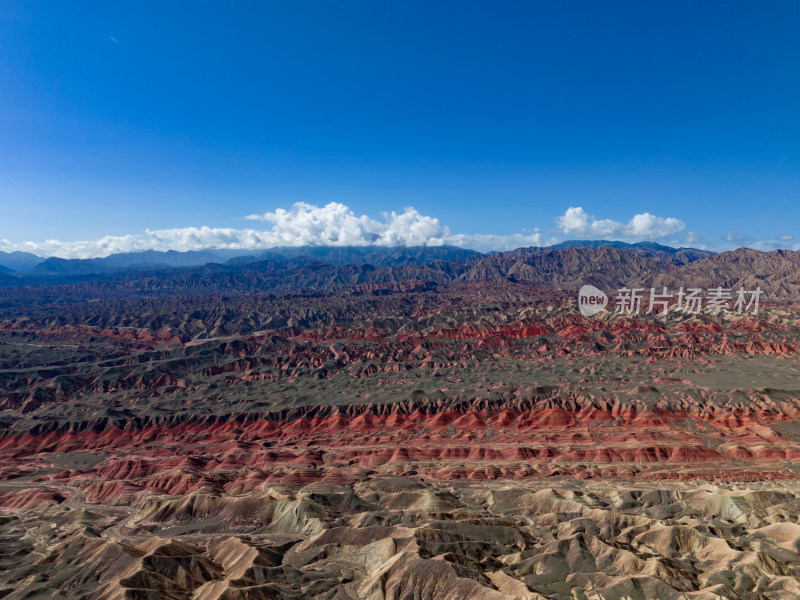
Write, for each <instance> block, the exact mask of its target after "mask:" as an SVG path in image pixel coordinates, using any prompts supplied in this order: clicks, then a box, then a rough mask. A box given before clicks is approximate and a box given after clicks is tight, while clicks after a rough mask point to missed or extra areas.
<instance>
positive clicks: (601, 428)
mask: <svg viewBox="0 0 800 600" xmlns="http://www.w3.org/2000/svg"><path fill="white" fill-rule="evenodd" d="M692 264H697V263H692ZM670 268H672V267H669V266H665V267H664V269H665V270H669V269H670ZM576 278H577V276H576ZM786 279H787V280H788V279H791V278H789V277H788V276H787V278H786ZM115 285H116V283H115ZM24 293H30V291H28V292H24V291H19V292H15V294H18V295H19V298H21V297H23V295H24ZM48 293H55V292H53V290H50V292H48ZM70 293H71V292H70ZM68 296H69V294H68ZM8 298H9V299H10V300H9V301H8V303H7V305H6V308H3V309H2V311H0V316H2V321H0V427H1V429H0V597H4V598H11V599H15V600H16V599H22V598H64V599H66V598H70V599H73V598H74V599H79V598H80V599H87V600H88V599H114V598H119V599H123V598H126V599H141V600H145V599H147V600H149V599H155V598H165V599H172V600H184V599H186V600H188V599H196V600H217V599H220V600H222V599H224V600H234V599H242V600H244V599H249V600H255V599H277V598H331V599H335V598H338V599H355V598H365V599H370V600H379V599H380V600H389V599H393V600H417V599H428V598H430V599H437V600H438V599H452V600H456V599H465V600H466V599H475V600H478V599H484V598H486V599H508V600H511V599H513V598H528V599H541V598H550V599H574V600H598V599H608V600H611V599H615V600H621V599H623V598H626V599H665V600H666V599H670V600H671V599H712V598H727V599H743V600H754V599H757V598H781V599H783V598H787V599H788V598H797V597H800V481H798V478H800V426H798V421H797V418H798V415H800V377H799V376H798V375H800V330H799V329H798V327H799V326H800V324H799V323H798V319H800V310H798V306H797V305H796V304H794V303H793V301H792V300H791V299H784V300H783V301H777V300H774V299H773V300H771V301H770V300H768V301H766V302H765V303H764V306H763V307H762V310H761V311H760V312H759V314H758V315H741V316H740V315H735V314H720V315H713V314H702V315H685V314H682V313H680V312H679V311H677V310H675V309H674V307H673V309H671V310H670V312H669V314H668V315H666V316H663V317H661V316H659V317H652V316H632V317H625V316H621V315H612V314H610V313H604V314H601V315H598V316H595V317H592V318H585V317H581V316H580V315H579V314H578V313H577V310H576V303H575V294H574V293H573V292H571V291H564V290H560V289H543V288H542V286H540V285H532V284H530V283H526V282H522V281H518V280H515V279H513V278H512V279H509V278H501V279H491V278H489V279H487V280H479V281H469V282H455V283H448V284H447V285H441V284H438V283H436V282H431V281H425V280H409V281H400V282H389V283H374V282H373V283H370V282H366V283H360V284H357V285H355V286H352V285H349V283H348V285H343V286H342V287H340V288H338V289H337V290H335V291H326V292H325V293H320V292H308V291H306V292H298V293H283V292H276V293H271V294H262V293H256V292H248V293H246V294H238V295H235V296H220V295H203V296H189V295H185V296H176V297H168V298H161V297H151V298H133V299H116V300H109V301H95V300H96V299H92V298H89V299H88V300H86V301H84V302H74V301H73V299H72V297H71V296H70V297H69V301H68V302H65V303H64V304H61V305H58V306H49V307H48V306H35V307H27V305H22V304H21V303H20V302H18V300H14V298H15V296H14V295H13V294H10V295H9V296H8Z"/></svg>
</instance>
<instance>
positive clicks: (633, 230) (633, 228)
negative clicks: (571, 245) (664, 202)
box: [556, 206, 686, 241]
mask: <svg viewBox="0 0 800 600" xmlns="http://www.w3.org/2000/svg"><path fill="white" fill-rule="evenodd" d="M556 222H557V223H558V226H559V231H560V233H562V234H564V235H567V236H574V237H580V238H600V239H609V240H636V241H640V240H657V239H660V238H664V237H667V236H670V235H674V234H676V233H678V232H679V231H683V230H684V229H686V224H685V223H684V222H683V221H681V220H680V219H676V218H674V217H667V218H664V217H657V216H655V215H651V214H650V213H647V212H646V213H642V214H639V215H634V216H633V218H632V219H631V220H630V221H628V222H627V223H620V222H619V221H612V220H611V219H597V218H595V217H594V216H591V215H589V214H588V213H587V212H586V211H585V210H583V208H581V207H580V206H577V207H570V208H568V209H567V212H565V213H564V215H563V216H561V217H558V218H557V219H556Z"/></svg>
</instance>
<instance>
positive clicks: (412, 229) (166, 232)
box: [0, 202, 685, 258]
mask: <svg viewBox="0 0 800 600" xmlns="http://www.w3.org/2000/svg"><path fill="white" fill-rule="evenodd" d="M382 217H383V218H382V219H380V220H379V219H374V218H371V217H369V216H367V215H359V214H356V213H355V212H354V211H353V210H352V209H350V208H349V207H348V206H346V205H344V204H341V203H338V202H331V203H329V204H326V205H325V206H321V207H320V206H315V205H312V204H306V203H304V202H298V203H296V204H294V205H293V206H292V207H291V208H290V209H283V208H279V209H277V210H275V211H274V212H266V213H264V214H261V215H249V216H247V217H246V219H247V220H249V221H252V222H255V223H263V224H264V226H263V228H258V227H255V226H254V227H253V228H245V229H235V228H223V227H183V228H176V229H158V230H150V229H148V230H146V231H145V232H144V233H142V234H129V235H122V236H105V237H102V238H100V239H97V240H88V241H75V242H65V241H61V240H46V241H44V242H22V243H12V242H10V241H9V240H7V239H0V250H3V251H6V252H11V251H14V250H21V251H26V252H32V253H34V254H38V255H39V256H58V257H61V258H95V257H103V256H108V255H110V254H118V253H123V252H141V251H143V250H162V251H163V250H178V251H187V250H204V249H211V248H221V249H231V250H259V249H267V248H273V247H275V246H442V245H450V246H458V247H461V248H472V249H474V250H481V251H488V250H511V249H513V248H519V247H523V246H547V245H551V244H553V243H556V242H558V241H559V238H558V237H555V236H550V237H545V236H544V235H543V234H542V233H541V232H540V231H539V229H538V228H534V229H533V230H532V231H530V230H528V231H523V232H521V233H515V234H511V235H493V234H465V233H453V232H451V230H450V228H449V227H447V226H445V225H443V224H442V223H441V222H440V221H439V219H437V218H435V217H430V216H427V215H423V214H421V213H420V212H419V211H417V210H416V209H414V208H411V207H409V208H406V209H404V210H403V211H402V212H394V211H392V212H389V213H384V214H383V215H382ZM556 223H557V225H558V229H557V230H555V231H553V234H559V235H564V236H568V237H572V238H577V237H581V238H604V239H621V240H628V241H638V240H656V239H661V238H664V237H665V236H669V235H672V234H674V233H676V232H679V231H681V230H683V229H684V228H685V225H684V223H683V222H682V221H680V220H678V219H675V218H672V217H668V218H663V217H657V216H655V215H651V214H650V213H642V214H638V215H634V216H633V217H632V218H631V220H630V221H629V222H628V223H620V222H617V221H612V220H610V219H596V218H595V217H593V216H590V215H589V214H588V213H587V212H586V211H585V210H584V209H583V208H581V207H571V208H569V209H568V210H567V211H566V212H565V213H564V214H563V215H562V216H560V217H557V218H556Z"/></svg>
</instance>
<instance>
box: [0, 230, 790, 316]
mask: <svg viewBox="0 0 800 600" xmlns="http://www.w3.org/2000/svg"><path fill="white" fill-rule="evenodd" d="M601 244H602V242H593V241H592V242H580V241H573V242H568V243H566V244H564V245H561V247H547V248H540V247H533V248H518V249H516V250H512V251H509V252H498V253H491V254H481V253H479V252H475V251H472V250H464V249H461V248H452V247H446V246H442V247H417V248H377V247H369V248H363V247H359V248H347V247H343V248H338V247H337V248H288V249H287V248H279V249H272V250H269V251H265V252H262V253H260V254H258V255H254V256H237V257H233V258H232V259H228V260H227V261H224V262H210V263H205V264H202V265H196V266H179V267H174V266H168V260H169V261H172V262H173V264H175V263H178V264H184V265H185V264H186V263H187V262H191V261H199V260H206V259H207V258H208V256H207V255H206V256H203V255H200V254H198V253H195V254H190V255H189V256H188V257H187V256H186V255H185V253H177V252H176V253H157V252H153V253H140V254H136V255H116V256H112V257H108V258H105V259H94V260H88V261H81V260H77V261H69V260H63V259H48V260H47V261H44V262H42V263H40V265H37V266H36V267H35V268H34V269H31V270H29V271H27V272H14V273H9V272H7V271H3V272H0V288H3V291H2V293H0V313H3V312H4V311H10V312H12V313H13V312H17V311H19V310H25V309H26V307H33V306H49V305H63V304H74V303H82V302H87V301H91V302H97V301H117V300H129V299H146V298H167V297H178V296H185V297H191V296H204V295H225V296H233V295H248V294H264V293H269V294H330V293H338V292H344V293H355V294H362V293H369V294H389V293H394V292H402V291H404V290H410V289H417V290H419V289H433V288H435V287H437V286H449V285H472V284H474V283H479V282H491V281H498V280H504V281H509V282H512V283H514V282H518V283H521V284H525V285H528V286H532V287H534V288H536V289H539V290H564V291H574V290H577V289H579V288H580V287H581V286H582V285H584V284H592V285H595V286H597V287H599V288H600V289H603V290H606V291H607V292H612V291H614V290H616V289H619V288H620V287H623V286H629V287H631V286H633V287H643V288H650V287H656V288H659V289H660V288H661V287H668V288H669V289H671V290H673V289H677V288H678V287H680V286H683V287H701V288H705V289H707V288H710V287H716V286H723V287H730V288H737V289H738V287H744V288H745V289H748V290H752V289H755V287H756V286H758V287H760V288H761V289H762V290H763V291H764V293H765V298H773V299H776V300H798V299H800V252H792V251H788V250H775V251H772V252H760V251H758V250H751V249H746V248H742V249H739V250H736V251H733V252H722V253H719V254H712V253H708V252H705V251H702V250H695V249H691V248H670V247H667V246H660V245H657V244H620V243H618V242H609V245H607V246H605V245H601ZM596 246H599V247H596ZM143 255H144V256H143ZM143 258H145V259H148V260H151V263H150V264H149V265H148V264H146V263H144V262H143V260H142V259H143ZM215 258H217V256H215ZM222 258H224V256H223V257H222ZM165 259H167V260H165ZM98 265H99V266H98ZM126 265H127V266H126ZM100 268H102V269H105V271H103V272H99V273H98V272H97V271H98V270H99V269H100ZM348 290H349V292H348Z"/></svg>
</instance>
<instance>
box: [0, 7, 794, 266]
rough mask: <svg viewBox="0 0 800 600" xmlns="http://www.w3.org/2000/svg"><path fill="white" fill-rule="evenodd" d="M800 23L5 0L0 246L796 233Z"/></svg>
mask: <svg viewBox="0 0 800 600" xmlns="http://www.w3.org/2000/svg"><path fill="white" fill-rule="evenodd" d="M798 30H800V4H799V3H797V2H788V1H784V2H781V1H778V2H770V3H766V4H765V3H755V2H749V3H744V2H703V3H698V2H675V1H670V2H596V1H586V2H549V3H545V2H522V1H520V2H493V3H488V2H463V1H460V2H409V1H402V2H394V1H381V2H347V1H343V2H332V1H330V2H329V1H323V0H316V1H313V2H310V1H309V2H304V1H295V2H274V3H273V2H256V3H246V2H238V3H231V5H230V7H228V8H225V9H223V8H222V5H221V4H220V3H211V2H208V3H204V2H136V3H107V2H96V3H95V2H80V1H75V2H47V1H45V2H36V3H33V2H17V1H15V0H6V1H5V2H3V3H2V4H0V31H1V32H2V34H0V215H2V216H0V250H1V249H5V250H10V249H26V248H27V249H32V250H34V251H37V252H39V253H42V254H58V255H63V256H89V255H97V254H105V253H108V252H111V251H120V250H135V249H143V248H145V247H157V248H161V249H163V248H165V247H175V248H177V249H190V248H195V247H203V246H207V245H220V244H222V245H225V244H227V245H236V244H240V245H248V244H251V245H256V246H259V245H262V246H263V245H269V244H272V243H273V242H274V241H275V240H280V241H281V242H282V243H299V242H297V240H301V241H303V243H306V242H309V241H310V242H311V243H315V242H319V243H322V242H327V243H330V242H331V241H332V240H333V241H334V243H336V242H337V241H338V243H344V241H345V240H351V241H352V240H355V242H356V243H359V240H362V239H366V238H364V235H367V237H368V238H369V239H373V238H374V235H372V234H375V235H377V236H378V239H380V240H381V242H380V243H417V242H419V241H422V243H426V241H425V240H428V241H429V243H458V244H461V245H471V246H474V247H479V248H480V249H488V248H490V247H494V248H499V249H503V248H505V247H510V246H515V245H531V243H549V242H551V241H554V240H562V239H569V238H575V237H583V238H588V237H612V238H617V239H625V240H627V241H636V239H643V238H648V239H657V240H659V241H662V242H666V243H673V244H691V245H699V246H705V247H709V248H726V247H734V246H739V245H750V246H755V247H760V248H770V247H775V246H781V247H789V248H794V247H795V244H797V243H800V230H798V223H800V111H798V107H799V106H800V36H798V35H797V32H798ZM297 203H302V204H297ZM342 207H345V208H342ZM411 207H413V209H414V210H413V211H409V210H408V209H409V208H411ZM570 208H572V209H575V210H573V211H572V212H569V211H568V209H570ZM577 209H580V212H576V211H577ZM284 211H285V212H284ZM392 212H394V213H395V217H392V215H391V213H392ZM383 213H389V214H388V215H384V214H383ZM265 214H266V217H264V215H265ZM644 214H647V215H649V217H644V218H642V217H640V218H639V219H638V221H637V220H634V221H632V219H634V217H635V215H644ZM248 215H262V219H261V220H257V219H254V218H252V219H247V218H246V217H247V216H248ZM678 223H679V224H680V225H679V224H678ZM203 227H205V229H202V228H203ZM409 231H413V233H408V232H409ZM153 232H155V233H153ZM242 232H244V233H242ZM370 235H372V237H369V236H370ZM359 236H361V238H360V237H359ZM426 236H427V237H426ZM476 236H478V237H476ZM48 240H50V242H48ZM53 240H58V242H53ZM98 240H105V241H102V242H98ZM27 242H29V243H27ZM75 242H81V243H78V244H76V243H75ZM26 243H27V244H26Z"/></svg>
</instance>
